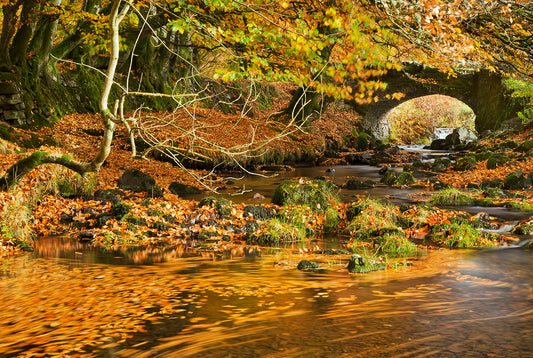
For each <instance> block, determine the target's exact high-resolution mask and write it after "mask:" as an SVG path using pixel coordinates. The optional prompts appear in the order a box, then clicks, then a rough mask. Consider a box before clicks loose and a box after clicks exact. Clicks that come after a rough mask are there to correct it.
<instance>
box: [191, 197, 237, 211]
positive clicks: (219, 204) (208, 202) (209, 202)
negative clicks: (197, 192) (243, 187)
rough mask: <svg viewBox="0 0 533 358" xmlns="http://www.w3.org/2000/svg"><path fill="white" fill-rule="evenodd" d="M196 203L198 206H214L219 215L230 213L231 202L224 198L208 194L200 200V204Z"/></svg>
mask: <svg viewBox="0 0 533 358" xmlns="http://www.w3.org/2000/svg"><path fill="white" fill-rule="evenodd" d="M198 205H199V206H200V207H202V206H211V207H214V208H215V209H216V211H217V213H218V214H219V215H220V216H228V215H230V214H231V208H232V202H231V201H229V200H228V199H225V198H215V197H212V196H208V197H207V198H203V199H202V200H201V201H200V204H198Z"/></svg>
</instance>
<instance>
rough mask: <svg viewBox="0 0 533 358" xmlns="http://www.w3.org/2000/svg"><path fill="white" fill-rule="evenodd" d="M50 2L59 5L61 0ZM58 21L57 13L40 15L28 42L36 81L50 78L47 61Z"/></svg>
mask: <svg viewBox="0 0 533 358" xmlns="http://www.w3.org/2000/svg"><path fill="white" fill-rule="evenodd" d="M51 3H52V5H53V6H55V7H59V6H60V5H61V0H52V1H51ZM58 22H59V16H58V15H43V16H41V18H40V19H39V22H38V24H37V29H36V31H35V34H34V36H33V39H32V41H31V43H30V50H31V51H33V52H34V53H35V58H34V61H33V65H34V68H33V70H34V71H33V72H34V73H33V75H34V76H35V78H36V79H37V82H39V80H40V78H41V77H44V78H45V79H50V71H49V69H48V61H49V60H50V51H51V49H52V44H53V42H54V39H55V37H56V31H57V24H58Z"/></svg>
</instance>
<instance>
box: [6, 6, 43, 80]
mask: <svg viewBox="0 0 533 358" xmlns="http://www.w3.org/2000/svg"><path fill="white" fill-rule="evenodd" d="M37 5H38V4H37V3H36V2H35V1H25V2H24V6H23V7H22V12H21V14H20V22H21V24H22V25H21V26H20V28H19V29H18V31H17V33H16V34H15V37H14V38H13V43H12V45H11V48H10V56H11V60H12V61H13V64H14V65H15V66H17V67H18V68H19V69H21V71H22V73H21V76H26V75H27V73H26V72H27V66H28V63H27V60H26V56H27V54H28V45H29V43H30V40H31V37H32V35H33V31H34V29H35V24H36V22H37V18H38V16H37V14H36V9H37Z"/></svg>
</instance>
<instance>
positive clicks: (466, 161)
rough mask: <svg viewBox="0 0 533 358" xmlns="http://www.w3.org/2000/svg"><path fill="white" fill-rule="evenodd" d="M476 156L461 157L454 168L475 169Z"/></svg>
mask: <svg viewBox="0 0 533 358" xmlns="http://www.w3.org/2000/svg"><path fill="white" fill-rule="evenodd" d="M476 164H477V161H476V158H474V156H470V155H469V156H466V157H464V158H461V159H459V160H457V162H456V163H455V165H454V167H453V169H454V170H457V171H466V170H473V169H475V168H476Z"/></svg>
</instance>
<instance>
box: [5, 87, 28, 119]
mask: <svg viewBox="0 0 533 358" xmlns="http://www.w3.org/2000/svg"><path fill="white" fill-rule="evenodd" d="M21 93H22V91H21V90H20V89H19V88H17V85H16V84H15V83H14V82H11V81H0V121H4V122H7V123H9V124H11V125H21V124H25V123H26V106H25V105H24V101H23V99H22V96H21Z"/></svg>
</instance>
